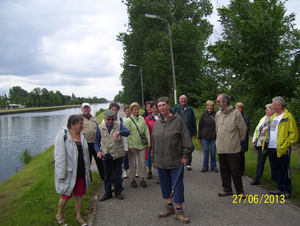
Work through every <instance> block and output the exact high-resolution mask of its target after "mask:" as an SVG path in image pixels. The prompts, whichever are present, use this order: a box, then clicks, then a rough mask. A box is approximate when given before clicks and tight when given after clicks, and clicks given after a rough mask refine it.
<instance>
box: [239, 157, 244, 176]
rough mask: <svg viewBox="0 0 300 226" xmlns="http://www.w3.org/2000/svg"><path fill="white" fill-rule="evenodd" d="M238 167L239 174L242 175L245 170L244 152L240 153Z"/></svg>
mask: <svg viewBox="0 0 300 226" xmlns="http://www.w3.org/2000/svg"><path fill="white" fill-rule="evenodd" d="M240 169H241V176H243V175H244V172H245V152H241V153H240Z"/></svg>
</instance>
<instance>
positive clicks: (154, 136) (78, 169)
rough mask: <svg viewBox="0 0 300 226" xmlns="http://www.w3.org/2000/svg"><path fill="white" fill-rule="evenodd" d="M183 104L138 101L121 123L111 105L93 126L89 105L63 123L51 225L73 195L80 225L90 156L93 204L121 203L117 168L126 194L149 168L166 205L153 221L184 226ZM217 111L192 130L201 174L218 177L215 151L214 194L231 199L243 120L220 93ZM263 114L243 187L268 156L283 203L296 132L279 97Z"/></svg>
mask: <svg viewBox="0 0 300 226" xmlns="http://www.w3.org/2000/svg"><path fill="white" fill-rule="evenodd" d="M187 101H188V100H187V97H186V96H185V95H182V96H180V98H179V104H178V105H176V106H174V108H173V109H172V110H171V109H170V103H169V100H168V98H166V97H161V98H159V99H158V100H157V101H156V102H146V103H145V113H144V114H143V115H139V109H140V106H139V104H138V103H136V102H134V103H132V104H131V105H130V106H126V107H124V112H125V115H126V117H125V118H124V119H122V118H119V117H118V116H117V114H118V111H119V110H120V106H119V105H118V104H117V103H111V105H110V107H109V110H107V111H105V112H104V120H103V122H102V123H101V124H99V122H98V121H97V119H96V118H95V117H94V116H92V115H91V114H90V112H91V109H90V105H89V104H88V103H83V104H82V117H81V116H78V115H72V116H70V117H69V120H68V124H67V126H66V127H64V128H63V130H62V131H61V132H59V134H58V135H57V137H56V141H55V151H54V157H55V186H56V191H57V193H60V194H62V197H61V199H60V201H59V208H58V213H57V215H56V219H57V221H58V223H59V224H60V225H67V223H66V221H65V220H64V218H63V209H64V207H65V206H66V204H67V202H68V200H69V199H70V198H71V196H72V194H74V196H75V209H76V215H77V217H76V218H77V220H78V222H79V223H80V224H81V225H87V224H86V223H85V222H84V220H83V219H82V218H81V215H80V211H81V204H82V196H83V195H84V194H85V191H86V190H87V189H88V188H89V185H90V182H91V159H92V156H94V158H95V162H96V164H97V168H98V171H99V174H100V177H101V179H102V180H103V181H104V188H105V194H104V195H103V196H102V197H101V199H100V201H105V200H107V199H109V198H112V197H113V196H112V192H113V189H114V193H115V197H117V198H118V199H124V196H123V195H122V190H123V187H122V166H123V178H127V177H129V178H130V180H131V181H130V185H131V187H133V188H136V187H137V186H138V185H137V182H136V181H135V178H136V177H137V175H138V176H139V177H140V186H142V187H144V188H146V187H147V183H146V181H145V178H146V177H147V178H148V179H151V178H152V168H153V169H157V173H158V178H157V180H156V182H157V183H159V184H160V188H161V192H162V196H163V198H164V199H165V200H166V206H165V209H164V211H162V212H161V213H160V214H159V217H167V216H169V215H171V214H175V219H178V220H180V221H181V222H183V223H188V222H189V221H190V220H189V218H187V217H186V216H185V215H184V213H183V209H182V203H183V202H184V186H183V168H184V166H185V167H186V169H187V170H188V171H190V170H192V166H191V164H192V152H193V150H194V145H193V143H192V139H194V140H195V139H196V137H197V125H196V118H195V114H194V111H193V109H192V108H191V107H190V106H189V105H187ZM217 105H218V107H219V111H218V112H216V111H215V110H214V102H213V101H207V102H206V110H207V111H206V112H205V113H203V114H202V116H201V118H200V121H199V125H198V142H199V143H200V144H201V146H202V147H203V153H204V160H203V168H202V170H201V172H206V171H208V170H211V171H213V172H216V173H218V172H219V169H218V168H217V164H216V150H217V151H218V155H219V166H220V175H221V180H222V187H223V190H222V191H221V192H220V193H218V195H219V196H227V195H232V194H233V193H232V187H231V179H232V180H233V183H234V186H235V189H236V191H237V194H238V195H242V197H243V198H245V197H246V195H245V193H244V190H243V184H242V175H243V173H244V169H245V157H244V153H245V151H247V150H248V140H247V139H248V133H249V127H250V123H249V118H248V117H247V116H246V115H245V114H244V113H243V111H244V105H243V104H242V103H240V102H239V103H237V104H236V105H235V107H233V106H231V105H230V97H229V96H228V95H227V94H220V95H218V98H217ZM271 112H272V114H271ZM274 112H276V113H275V114H274V115H273V113H274ZM266 113H267V114H266V116H265V117H263V118H262V119H261V121H260V122H259V124H258V126H257V127H256V130H255V133H254V137H253V146H254V147H255V148H257V149H258V159H257V172H256V177H255V179H254V180H253V181H252V182H251V185H255V184H259V183H260V179H261V175H262V172H263V168H264V162H265V160H266V157H267V156H269V159H270V163H271V170H272V178H273V179H274V180H276V182H277V183H278V189H277V190H276V191H274V192H273V193H272V194H275V195H279V194H285V196H286V197H288V196H289V195H290V194H291V180H290V173H289V170H290V169H289V158H290V147H291V145H293V144H294V143H295V142H296V141H297V140H298V130H297V126H296V123H295V120H294V118H293V116H292V115H291V114H290V113H289V112H288V111H287V110H286V109H285V102H284V100H283V98H282V97H275V98H274V99H273V104H272V105H267V110H266ZM272 115H273V116H272ZM82 131H83V132H82ZM209 159H210V166H209ZM147 169H148V172H147ZM128 171H129V173H128ZM175 181H176V184H174V183H175ZM112 183H113V184H114V186H113V187H112ZM175 188H176V189H175ZM173 202H174V203H175V204H176V205H175V207H176V210H175V208H174V206H173Z"/></svg>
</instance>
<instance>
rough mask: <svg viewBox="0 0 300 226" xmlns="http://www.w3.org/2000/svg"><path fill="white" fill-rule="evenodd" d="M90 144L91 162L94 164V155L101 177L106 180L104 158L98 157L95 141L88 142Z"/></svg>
mask: <svg viewBox="0 0 300 226" xmlns="http://www.w3.org/2000/svg"><path fill="white" fill-rule="evenodd" d="M88 146H89V153H90V163H91V164H92V156H94V159H95V162H96V165H97V169H98V172H99V175H100V177H101V180H102V181H104V177H105V175H104V168H103V163H102V159H99V158H98V157H97V153H96V151H95V148H94V143H88Z"/></svg>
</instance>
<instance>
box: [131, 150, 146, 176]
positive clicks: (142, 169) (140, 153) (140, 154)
mask: <svg viewBox="0 0 300 226" xmlns="http://www.w3.org/2000/svg"><path fill="white" fill-rule="evenodd" d="M146 150H147V149H146V148H144V149H141V150H140V149H134V154H132V153H131V152H130V151H128V154H127V155H128V160H129V178H131V179H132V178H135V166H136V163H137V162H136V159H137V161H138V172H139V173H138V174H139V177H140V178H146V177H147V168H146V159H145V156H146Z"/></svg>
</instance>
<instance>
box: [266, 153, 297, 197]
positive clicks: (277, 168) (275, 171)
mask: <svg viewBox="0 0 300 226" xmlns="http://www.w3.org/2000/svg"><path fill="white" fill-rule="evenodd" d="M268 152H269V160H270V165H271V171H272V175H273V176H274V178H275V180H276V182H277V184H278V187H277V189H278V190H280V191H283V192H285V193H289V194H291V192H292V182H291V169H290V158H291V148H288V151H287V152H286V153H285V154H284V155H282V156H281V157H280V158H278V157H277V150H276V148H269V149H268Z"/></svg>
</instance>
